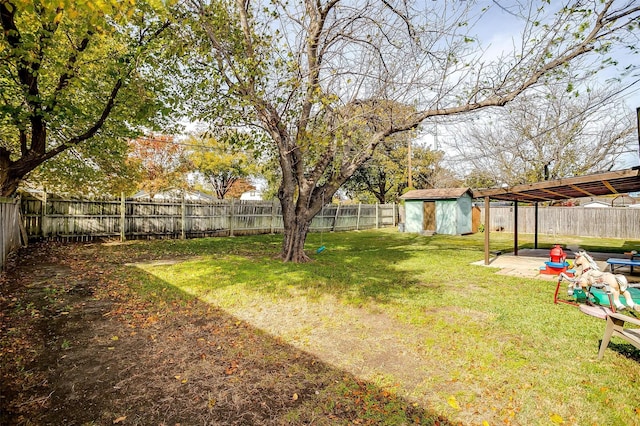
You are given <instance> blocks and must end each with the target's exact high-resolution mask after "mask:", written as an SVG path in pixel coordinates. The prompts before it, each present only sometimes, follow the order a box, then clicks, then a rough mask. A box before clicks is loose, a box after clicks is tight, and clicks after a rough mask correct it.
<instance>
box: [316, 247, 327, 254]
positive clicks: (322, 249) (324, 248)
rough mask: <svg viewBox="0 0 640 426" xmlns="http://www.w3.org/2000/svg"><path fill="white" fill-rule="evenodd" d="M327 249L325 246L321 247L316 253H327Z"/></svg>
mask: <svg viewBox="0 0 640 426" xmlns="http://www.w3.org/2000/svg"><path fill="white" fill-rule="evenodd" d="M326 249H327V248H326V247H325V246H320V247H318V250H316V253H322V252H323V251H325V250H326Z"/></svg>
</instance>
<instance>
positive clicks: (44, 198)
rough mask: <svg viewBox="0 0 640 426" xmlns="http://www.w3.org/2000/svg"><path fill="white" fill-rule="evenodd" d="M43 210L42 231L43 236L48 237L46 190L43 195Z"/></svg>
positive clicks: (41, 216) (41, 214) (41, 215)
mask: <svg viewBox="0 0 640 426" xmlns="http://www.w3.org/2000/svg"><path fill="white" fill-rule="evenodd" d="M41 202H42V211H41V212H40V232H41V233H42V238H46V237H47V227H46V226H45V225H47V223H46V221H47V191H44V195H43V196H42V201H41Z"/></svg>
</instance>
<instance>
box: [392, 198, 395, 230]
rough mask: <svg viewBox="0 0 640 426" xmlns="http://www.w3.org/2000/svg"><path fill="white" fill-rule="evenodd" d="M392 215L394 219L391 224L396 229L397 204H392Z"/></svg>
mask: <svg viewBox="0 0 640 426" xmlns="http://www.w3.org/2000/svg"><path fill="white" fill-rule="evenodd" d="M391 214H392V216H393V219H391V224H392V226H393V227H394V228H395V227H396V202H395V201H394V202H393V203H391Z"/></svg>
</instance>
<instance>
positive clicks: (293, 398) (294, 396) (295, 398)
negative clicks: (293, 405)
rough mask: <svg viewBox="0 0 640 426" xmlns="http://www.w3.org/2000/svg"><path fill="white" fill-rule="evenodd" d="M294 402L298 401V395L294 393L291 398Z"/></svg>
mask: <svg viewBox="0 0 640 426" xmlns="http://www.w3.org/2000/svg"><path fill="white" fill-rule="evenodd" d="M291 399H292V400H294V401H297V400H298V394H297V393H294V394H293V396H292V397H291Z"/></svg>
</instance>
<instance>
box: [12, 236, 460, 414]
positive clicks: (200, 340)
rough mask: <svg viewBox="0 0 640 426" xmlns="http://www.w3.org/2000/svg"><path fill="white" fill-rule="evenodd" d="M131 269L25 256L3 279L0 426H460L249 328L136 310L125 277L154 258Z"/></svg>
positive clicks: (91, 252)
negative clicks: (402, 425) (426, 425)
mask: <svg viewBox="0 0 640 426" xmlns="http://www.w3.org/2000/svg"><path fill="white" fill-rule="evenodd" d="M132 257H134V258H132ZM135 257H136V256H133V255H132V253H131V252H130V251H122V252H120V251H118V248H117V247H113V248H109V249H108V250H107V248H106V247H104V246H100V245H98V244H89V245H86V244H85V245H78V244H67V245H61V244H53V243H49V244H41V245H35V246H32V247H30V248H29V249H28V250H23V251H22V252H21V253H20V254H19V258H18V259H19V260H16V261H15V263H14V264H13V265H12V266H11V269H10V272H9V273H7V274H5V275H3V276H2V278H1V279H0V280H1V281H0V308H1V311H0V312H1V316H0V331H1V335H2V340H1V342H0V382H1V384H0V423H1V424H24V425H27V424H29V425H32V424H43V425H44V424H51V425H58V424H68V425H73V424H77V425H85V424H99V425H108V424H126V425H131V424H140V425H150V424H153V425H159V424H166V425H175V424H182V425H190V424H194V425H195V424H198V425H201V424H224V425H233V424H238V425H251V424H254V425H263V424H278V425H280V424H309V423H314V424H347V423H357V424H374V423H375V420H371V417H368V414H369V413H371V412H372V410H373V409H374V408H375V410H377V411H376V413H378V412H379V413H380V415H384V414H387V413H385V411H384V410H387V411H389V412H390V414H391V415H393V414H394V413H403V415H406V418H409V419H416V420H417V421H422V420H424V419H427V418H428V419H432V420H430V422H431V424H433V423H436V424H451V423H450V422H449V421H447V420H446V419H445V418H444V417H441V416H436V415H433V414H432V413H429V412H426V411H424V410H422V409H421V408H420V407H418V406H415V405H414V404H413V403H411V402H409V401H404V400H402V399H401V398H398V397H397V396H396V395H394V394H392V393H389V392H387V391H386V390H384V389H379V388H376V387H372V386H371V385H370V384H367V383H365V382H362V381H360V380H359V379H356V378H355V377H354V376H353V375H351V374H349V373H348V372H346V371H345V370H343V369H340V368H335V367H334V366H332V365H329V364H327V363H325V362H322V361H321V360H320V359H319V358H318V357H317V356H314V355H313V354H310V353H308V352H306V351H304V350H301V348H296V347H293V346H291V345H289V344H287V343H285V341H284V340H283V339H282V338H278V337H274V336H272V335H270V334H269V333H265V332H264V331H262V330H260V329H257V328H256V327H255V326H253V325H252V324H250V323H249V322H248V321H245V320H244V319H243V318H241V317H237V316H234V315H231V314H229V313H227V312H224V311H221V310H219V309H216V308H213V307H211V306H210V305H207V304H204V303H201V302H199V301H197V300H195V299H193V300H191V301H189V302H185V301H181V300H175V301H173V302H172V301H169V302H167V301H166V299H162V298H142V297H140V296H139V295H138V294H136V292H134V291H132V290H131V285H132V283H131V282H129V281H127V279H126V278H123V275H122V274H123V268H122V266H121V265H123V264H124V263H125V262H131V261H136V260H137V261H145V260H150V258H152V257H153V256H147V255H145V254H144V253H140V254H139V255H137V258H135ZM271 308H274V307H271ZM308 309H309V310H311V309H312V307H311V306H309V307H308ZM263 312H265V314H264V315H265V317H264V318H262V320H261V321H267V320H268V319H269V318H273V315H277V314H278V313H277V311H275V310H273V311H271V313H269V314H267V313H266V312H269V310H268V309H265V310H264V311H263ZM311 314H312V311H309V313H308V315H311ZM305 315H307V314H305ZM245 318H246V319H247V320H249V319H252V318H251V316H250V315H249V313H248V312H247V313H246V315H245ZM305 321H306V320H305ZM358 324H362V323H358ZM352 327H354V328H352V329H351V330H352V331H351V332H354V333H356V332H358V331H359V329H358V327H361V325H356V323H354V325H352ZM364 331H365V332H366V333H367V334H368V332H369V331H368V330H364ZM388 331H389V332H392V330H388ZM312 337H313V338H314V339H318V341H324V342H326V345H328V344H329V339H328V336H327V335H319V336H315V337H314V336H312ZM367 344H369V345H371V348H375V347H379V346H380V345H383V344H385V342H376V341H373V340H372V341H368V342H367ZM328 349H330V348H328ZM364 352H366V351H363V357H365V358H366V357H368V356H371V357H377V358H378V361H377V362H378V363H384V362H386V360H387V355H386V353H385V351H383V350H372V351H371V354H372V355H366V354H364ZM336 357H338V356H336ZM370 362H374V360H373V359H371V360H369V359H365V364H367V363H370ZM393 410H395V411H393ZM380 418H383V417H377V419H380Z"/></svg>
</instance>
